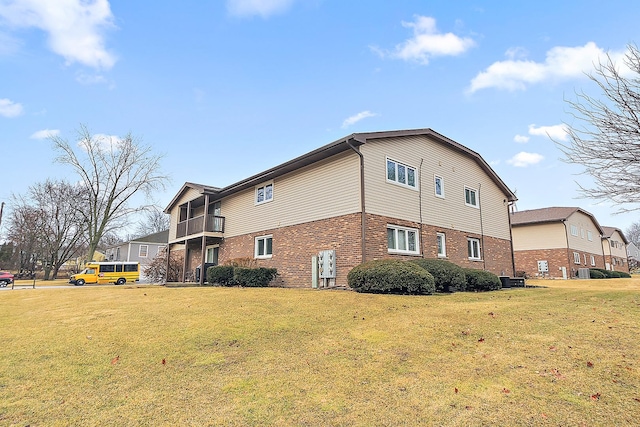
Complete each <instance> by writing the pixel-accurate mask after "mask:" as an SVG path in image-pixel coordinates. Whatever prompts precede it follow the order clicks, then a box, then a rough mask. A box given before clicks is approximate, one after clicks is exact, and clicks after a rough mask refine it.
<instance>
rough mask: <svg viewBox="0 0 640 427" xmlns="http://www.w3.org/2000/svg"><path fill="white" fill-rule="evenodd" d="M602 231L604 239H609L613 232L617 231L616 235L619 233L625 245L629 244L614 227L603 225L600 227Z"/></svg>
mask: <svg viewBox="0 0 640 427" xmlns="http://www.w3.org/2000/svg"><path fill="white" fill-rule="evenodd" d="M602 230H603V231H604V233H602V237H606V238H607V239H608V238H610V237H611V236H612V235H613V232H614V231H617V232H618V233H620V236H621V237H622V240H623V241H624V244H625V245H628V244H629V241H628V240H627V238H626V237H625V235H624V233H623V232H622V230H620V229H619V228H616V227H607V226H605V225H603V226H602Z"/></svg>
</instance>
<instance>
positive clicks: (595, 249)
mask: <svg viewBox="0 0 640 427" xmlns="http://www.w3.org/2000/svg"><path fill="white" fill-rule="evenodd" d="M572 225H575V226H576V227H577V228H578V235H577V236H573V235H571V226H572ZM583 230H584V238H583V237H582V231H583ZM587 231H591V234H592V236H593V240H592V241H589V239H588V238H587V236H588V233H587ZM567 234H568V235H569V248H571V249H576V250H579V251H583V252H587V253H591V254H602V242H601V239H600V232H599V231H598V229H597V228H596V226H595V224H594V223H593V221H592V220H591V217H589V216H588V215H585V214H583V213H582V212H574V213H573V214H571V216H569V218H567Z"/></svg>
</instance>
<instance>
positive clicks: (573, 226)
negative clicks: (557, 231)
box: [571, 225, 578, 237]
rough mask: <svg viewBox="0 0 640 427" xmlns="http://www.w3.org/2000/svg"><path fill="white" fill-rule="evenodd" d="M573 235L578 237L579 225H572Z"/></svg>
mask: <svg viewBox="0 0 640 427" xmlns="http://www.w3.org/2000/svg"><path fill="white" fill-rule="evenodd" d="M571 235H572V236H576V237H578V226H577V225H572V226H571Z"/></svg>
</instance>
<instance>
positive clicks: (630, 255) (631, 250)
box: [627, 242, 640, 271]
mask: <svg viewBox="0 0 640 427" xmlns="http://www.w3.org/2000/svg"><path fill="white" fill-rule="evenodd" d="M627 260H628V261H629V271H633V270H635V269H637V268H638V262H639V261H640V249H638V247H637V246H636V245H635V243H633V242H631V243H629V244H628V245H627Z"/></svg>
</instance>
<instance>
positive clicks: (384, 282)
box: [347, 259, 435, 294]
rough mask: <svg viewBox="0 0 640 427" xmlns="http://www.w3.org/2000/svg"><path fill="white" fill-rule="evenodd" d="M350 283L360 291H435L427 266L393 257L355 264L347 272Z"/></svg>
mask: <svg viewBox="0 0 640 427" xmlns="http://www.w3.org/2000/svg"><path fill="white" fill-rule="evenodd" d="M347 282H348V283H349V286H350V287H351V288H352V289H354V290H355V291H357V292H371V293H396V294H432V293H434V292H435V280H434V279H433V276H432V275H431V273H429V272H428V271H427V270H425V269H424V268H422V267H420V266H418V265H416V264H414V263H411V262H406V261H399V260H393V259H384V260H375V261H368V262H365V263H363V264H360V265H357V266H355V267H354V268H353V269H352V270H351V271H350V272H349V274H348V275H347Z"/></svg>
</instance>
